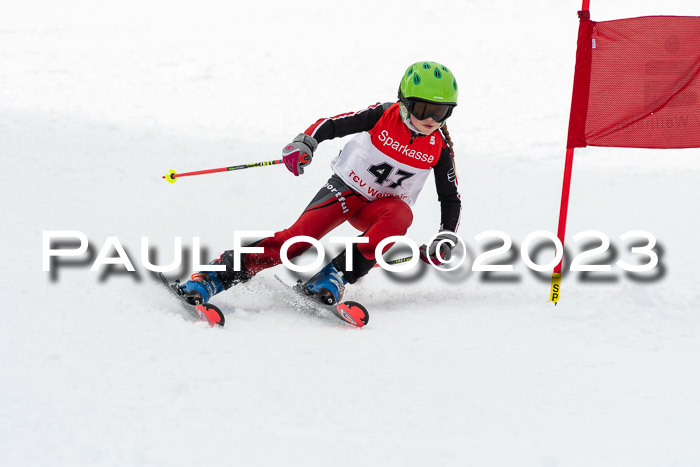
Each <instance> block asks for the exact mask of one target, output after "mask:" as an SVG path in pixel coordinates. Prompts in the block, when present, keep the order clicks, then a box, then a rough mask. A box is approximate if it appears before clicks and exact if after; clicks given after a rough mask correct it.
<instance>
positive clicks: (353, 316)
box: [335, 302, 369, 328]
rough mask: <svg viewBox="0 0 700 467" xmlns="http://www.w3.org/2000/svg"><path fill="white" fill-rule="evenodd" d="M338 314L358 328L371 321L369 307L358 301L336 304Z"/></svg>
mask: <svg viewBox="0 0 700 467" xmlns="http://www.w3.org/2000/svg"><path fill="white" fill-rule="evenodd" d="M335 309H336V311H337V312H338V315H339V316H340V317H341V318H342V319H343V320H345V321H347V322H348V323H350V324H352V325H353V326H356V327H358V328H361V327H364V326H365V325H366V324H367V323H369V313H368V312H367V308H365V307H364V306H362V305H360V304H359V303H357V302H343V303H339V304H338V305H336V306H335Z"/></svg>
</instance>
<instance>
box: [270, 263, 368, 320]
mask: <svg viewBox="0 0 700 467" xmlns="http://www.w3.org/2000/svg"><path fill="white" fill-rule="evenodd" d="M275 279H277V280H278V281H280V282H281V283H282V284H284V285H285V286H287V287H289V288H290V289H292V290H293V291H294V293H295V294H296V296H297V297H299V298H301V299H302V301H303V306H304V307H309V308H312V309H314V310H326V311H330V312H331V314H332V315H333V316H335V317H336V318H338V319H340V320H342V321H343V322H344V323H345V324H349V325H351V326H355V327H357V328H361V327H363V326H365V325H366V324H367V323H368V322H369V312H367V308H365V307H364V306H362V305H360V304H359V303H357V302H353V301H347V302H341V303H337V304H335V305H325V304H323V303H321V302H319V301H317V300H314V299H313V297H312V296H310V295H307V294H306V293H305V292H304V291H303V290H302V288H301V286H302V282H301V281H297V283H296V285H293V286H290V285H287V284H286V283H285V282H284V281H283V280H282V279H280V278H279V277H278V276H277V275H275Z"/></svg>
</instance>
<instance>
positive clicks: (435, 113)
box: [400, 97, 457, 123]
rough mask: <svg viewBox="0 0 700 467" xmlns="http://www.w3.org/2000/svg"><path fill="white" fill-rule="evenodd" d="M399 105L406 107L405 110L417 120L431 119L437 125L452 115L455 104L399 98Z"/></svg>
mask: <svg viewBox="0 0 700 467" xmlns="http://www.w3.org/2000/svg"><path fill="white" fill-rule="evenodd" d="M400 100H401V103H402V104H403V105H404V106H405V107H406V110H408V112H409V113H410V114H411V115H413V116H414V117H416V118H417V119H418V120H425V119H427V118H432V119H433V120H435V121H436V122H437V123H442V122H444V121H445V120H447V119H448V118H449V116H450V115H452V110H453V109H454V108H455V106H456V105H457V104H436V103H435V102H428V101H423V100H418V99H415V98H405V97H400Z"/></svg>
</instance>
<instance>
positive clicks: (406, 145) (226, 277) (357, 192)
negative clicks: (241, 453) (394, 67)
mask: <svg viewBox="0 0 700 467" xmlns="http://www.w3.org/2000/svg"><path fill="white" fill-rule="evenodd" d="M457 95H458V89H457V81H456V80H455V77H454V75H453V74H452V72H451V71H450V70H449V69H448V68H446V67H445V66H443V65H440V64H439V63H435V62H418V63H414V64H413V65H411V66H410V67H408V69H407V70H406V72H405V73H404V75H403V78H402V79H401V83H400V86H399V96H398V97H399V99H398V102H394V103H385V104H381V103H377V104H375V105H373V106H370V107H368V108H367V109H364V110H361V111H359V112H352V113H345V114H341V115H338V116H335V117H331V118H323V119H320V120H318V121H317V122H316V123H314V124H313V125H311V126H310V127H309V128H308V129H307V130H306V131H305V132H304V133H301V134H299V135H298V136H297V137H296V138H294V140H293V141H292V142H291V143H290V144H288V145H287V146H285V147H284V149H283V151H282V155H283V159H284V163H285V165H286V167H287V169H289V171H290V172H291V173H293V174H294V175H295V176H299V175H301V174H303V173H304V168H305V167H307V166H308V165H309V164H310V163H311V160H312V156H313V153H314V151H315V150H316V148H317V146H318V143H320V142H322V141H325V140H329V139H333V138H340V137H343V136H346V135H350V134H355V136H354V137H353V138H352V139H351V140H350V141H349V142H348V143H347V144H346V145H345V147H344V148H343V150H342V151H341V153H340V154H339V155H338V156H337V157H336V158H335V159H334V160H333V161H332V163H331V167H332V168H333V175H332V176H331V178H330V179H329V180H328V182H327V183H326V184H325V185H324V186H323V187H322V188H321V190H320V191H319V192H318V194H317V195H316V197H315V198H314V199H313V200H312V201H311V203H309V205H308V206H307V207H306V209H305V210H304V212H303V213H302V214H301V216H300V217H299V219H298V220H297V221H296V222H295V223H294V224H293V225H292V226H291V227H289V228H288V229H285V230H281V231H279V232H277V233H275V234H274V236H272V237H268V238H264V239H262V240H259V241H257V242H255V243H253V244H251V245H249V246H256V247H263V248H264V252H263V253H245V254H242V255H241V268H240V269H239V270H235V269H234V258H233V250H228V251H225V252H224V253H223V254H222V255H221V256H220V257H219V258H218V259H216V260H214V261H212V262H211V263H210V264H215V265H225V266H226V270H225V271H217V272H200V273H196V274H193V275H192V279H191V280H189V281H187V282H185V283H184V284H181V285H177V286H176V291H177V292H178V293H179V294H180V295H182V296H183V297H184V298H185V299H186V300H187V301H188V302H190V303H192V304H194V305H197V304H201V303H205V302H208V301H209V299H211V297H212V296H214V295H216V294H218V293H219V292H222V291H224V290H227V289H229V288H230V287H232V286H233V285H234V284H238V283H241V282H246V281H248V280H250V279H251V278H252V277H253V276H254V275H255V274H257V273H258V272H260V271H262V270H263V269H266V268H269V267H272V266H275V265H277V264H280V263H281V260H280V250H281V247H282V244H283V243H284V242H285V241H286V240H288V239H290V238H292V237H295V236H300V235H304V236H309V237H313V238H315V239H320V238H322V237H323V236H325V235H326V234H328V233H329V232H330V231H332V230H333V229H335V228H336V227H338V226H339V225H340V224H342V223H343V222H345V221H348V222H350V224H351V225H352V226H353V227H355V228H357V229H358V230H359V231H361V232H363V233H362V235H361V237H366V238H368V239H369V242H368V243H360V244H354V245H353V246H352V264H351V265H352V267H351V268H350V267H347V265H346V258H347V257H348V256H349V255H347V251H345V250H344V251H343V252H342V253H340V255H338V256H337V257H336V258H335V259H333V261H331V262H330V263H328V265H326V266H325V267H324V268H323V269H322V270H321V271H320V272H319V273H318V274H316V275H315V276H314V277H312V278H311V279H310V280H309V281H308V282H306V284H304V285H303V290H304V292H305V293H307V294H308V295H311V296H313V297H314V298H316V299H318V300H319V301H320V302H321V303H324V304H328V305H333V304H336V303H338V302H339V301H340V300H341V299H342V297H343V292H344V290H345V285H346V284H348V283H350V284H354V283H355V282H356V281H357V280H358V279H359V278H360V277H362V276H364V275H365V274H367V273H368V272H369V271H370V270H371V269H372V267H373V266H374V265H375V263H376V260H375V248H376V246H377V245H378V244H379V242H380V241H382V240H383V239H385V238H387V237H390V236H395V235H397V236H401V235H404V234H405V233H406V231H407V230H408V228H409V226H410V225H411V223H412V221H413V213H412V211H411V207H410V206H411V205H412V204H414V202H415V200H416V198H417V197H418V194H419V193H420V191H421V189H422V188H423V184H424V183H425V181H426V179H427V178H428V174H429V173H430V170H431V169H433V170H434V172H435V185H436V189H437V193H438V199H439V202H440V208H441V225H440V232H439V235H438V236H437V237H436V239H435V241H433V242H432V244H431V245H430V246H429V247H428V248H427V249H422V250H421V259H423V260H424V261H432V262H436V261H439V258H443V259H449V257H450V255H451V247H452V245H450V244H449V242H444V241H443V240H451V241H453V242H455V240H456V237H455V234H454V232H456V230H457V227H458V225H459V218H460V211H461V202H460V199H459V194H458V192H457V178H456V174H455V167H454V153H453V150H452V140H451V139H450V136H449V133H448V132H447V127H446V126H445V121H446V120H447V118H448V117H449V116H450V115H451V114H452V110H453V109H454V107H455V106H456V105H457ZM455 243H456V242H455ZM310 246H311V245H310V244H309V243H301V242H300V243H295V244H294V245H293V246H291V247H290V248H289V250H288V252H287V256H288V257H289V258H294V257H296V256H299V255H301V254H302V253H304V251H306V250H307V249H308V248H310ZM390 246H391V245H387V246H386V248H385V249H384V251H386V250H387V249H388V248H389V247H390Z"/></svg>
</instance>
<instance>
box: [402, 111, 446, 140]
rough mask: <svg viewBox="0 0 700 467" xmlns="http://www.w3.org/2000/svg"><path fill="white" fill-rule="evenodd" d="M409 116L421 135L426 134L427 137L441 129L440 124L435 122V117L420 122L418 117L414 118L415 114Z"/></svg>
mask: <svg viewBox="0 0 700 467" xmlns="http://www.w3.org/2000/svg"><path fill="white" fill-rule="evenodd" d="M409 115H410V117H411V123H412V124H413V126H414V127H416V128H417V129H418V131H420V132H421V133H425V134H426V135H427V134H430V133H432V132H433V131H435V130H437V129H438V128H440V124H439V123H438V122H436V121H435V120H433V117H428V118H426V119H425V120H418V119H417V118H416V117H414V116H413V114H409Z"/></svg>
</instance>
